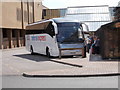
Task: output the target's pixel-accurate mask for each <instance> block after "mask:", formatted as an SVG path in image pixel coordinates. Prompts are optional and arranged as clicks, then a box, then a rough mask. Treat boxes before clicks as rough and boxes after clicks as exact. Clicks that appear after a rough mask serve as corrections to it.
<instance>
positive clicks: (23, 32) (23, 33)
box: [22, 29, 25, 46]
mask: <svg viewBox="0 0 120 90" xmlns="http://www.w3.org/2000/svg"><path fill="white" fill-rule="evenodd" d="M22 37H23V46H25V30H24V29H23V30H22Z"/></svg>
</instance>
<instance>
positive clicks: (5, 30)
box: [2, 29, 7, 38]
mask: <svg viewBox="0 0 120 90" xmlns="http://www.w3.org/2000/svg"><path fill="white" fill-rule="evenodd" d="M2 30H3V31H2V32H3V38H7V29H2Z"/></svg>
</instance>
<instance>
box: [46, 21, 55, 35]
mask: <svg viewBox="0 0 120 90" xmlns="http://www.w3.org/2000/svg"><path fill="white" fill-rule="evenodd" d="M46 33H48V34H49V35H50V36H51V37H53V36H55V30H54V26H53V25H52V22H50V23H49V24H48V26H47V28H46Z"/></svg>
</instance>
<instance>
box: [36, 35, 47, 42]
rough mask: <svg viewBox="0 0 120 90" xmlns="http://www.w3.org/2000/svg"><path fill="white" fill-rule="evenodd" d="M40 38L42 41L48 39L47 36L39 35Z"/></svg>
mask: <svg viewBox="0 0 120 90" xmlns="http://www.w3.org/2000/svg"><path fill="white" fill-rule="evenodd" d="M38 40H40V41H46V36H38Z"/></svg>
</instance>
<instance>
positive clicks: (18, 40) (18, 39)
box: [16, 30, 20, 47]
mask: <svg viewBox="0 0 120 90" xmlns="http://www.w3.org/2000/svg"><path fill="white" fill-rule="evenodd" d="M16 40H17V47H20V30H16Z"/></svg>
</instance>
